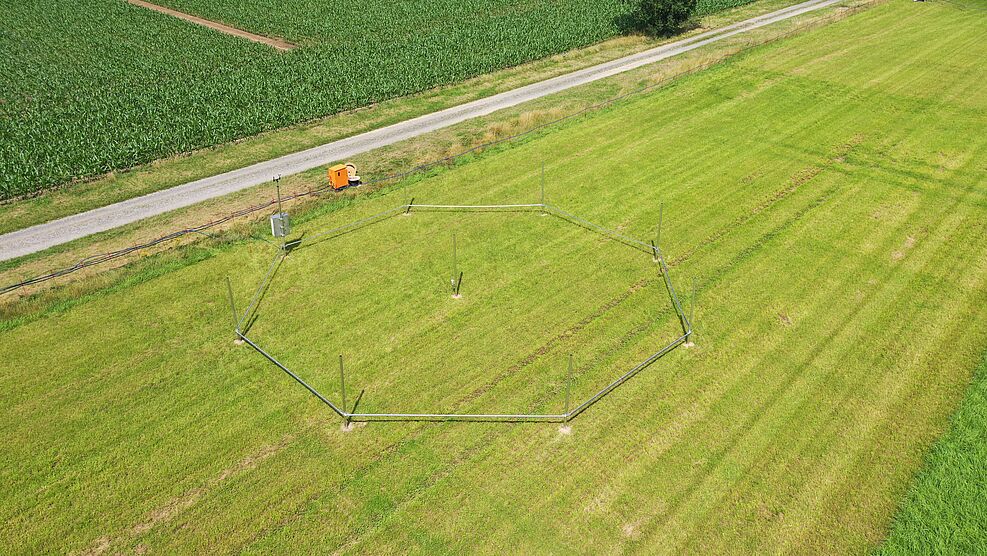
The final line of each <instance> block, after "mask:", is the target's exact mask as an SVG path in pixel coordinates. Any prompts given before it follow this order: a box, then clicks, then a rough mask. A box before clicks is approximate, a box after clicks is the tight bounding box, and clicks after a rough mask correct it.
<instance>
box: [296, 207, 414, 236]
mask: <svg viewBox="0 0 987 556" xmlns="http://www.w3.org/2000/svg"><path fill="white" fill-rule="evenodd" d="M415 206H417V205H415ZM406 208H408V205H401V206H399V207H394V208H390V209H387V210H385V211H381V212H378V213H377V214H374V215H372V216H368V217H366V218H361V219H360V220H357V221H355V222H350V223H349V224H343V225H342V226H339V227H337V228H332V229H331V230H326V231H324V232H318V233H316V234H315V235H313V236H311V237H309V238H308V239H306V242H311V241H314V240H316V239H319V238H323V237H325V236H328V235H332V234H335V233H339V232H342V231H343V230H348V229H351V228H359V227H360V226H363V225H366V224H371V223H373V221H375V220H381V219H383V218H385V217H387V216H391V215H392V213H393V214H398V213H399V212H402V211H404V210H405V209H406Z"/></svg>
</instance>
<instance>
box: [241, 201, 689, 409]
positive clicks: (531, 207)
mask: <svg viewBox="0 0 987 556" xmlns="http://www.w3.org/2000/svg"><path fill="white" fill-rule="evenodd" d="M412 210H415V211H416V212H420V211H450V210H455V211H496V210H505V211H525V210H527V211H533V212H542V213H546V214H550V215H554V216H556V217H558V218H560V219H562V220H565V221H567V222H570V223H572V224H575V225H578V226H580V227H583V228H587V229H589V230H592V231H594V232H597V233H600V234H602V235H605V236H608V237H610V238H611V239H614V240H616V241H619V242H620V243H623V244H625V245H628V246H630V247H632V248H634V249H637V250H639V251H642V252H643V253H645V254H647V255H649V256H651V257H652V258H653V260H654V262H656V263H658V264H659V266H660V271H661V276H662V279H663V280H664V282H665V287H666V288H667V290H668V294H669V298H670V299H671V302H672V308H673V309H674V310H675V313H676V316H677V317H678V319H679V323H680V325H681V327H682V335H681V336H679V337H677V338H675V339H674V340H672V341H671V342H669V343H667V344H665V345H663V346H662V347H661V349H659V350H658V351H656V352H654V353H653V354H651V355H650V356H648V357H647V358H646V359H644V360H643V361H641V362H640V363H638V364H637V365H635V366H634V367H633V368H631V369H629V370H627V371H626V372H624V374H622V375H620V376H619V377H617V378H616V379H614V380H613V381H612V382H610V383H609V384H607V385H606V386H605V387H603V388H602V389H600V390H599V391H597V392H596V393H595V394H593V395H592V396H590V397H589V398H587V399H586V400H585V401H583V402H582V403H580V404H578V405H576V406H575V407H573V408H571V409H570V408H568V407H566V408H565V409H566V411H565V412H563V413H500V414H498V413H360V412H356V411H347V409H346V407H345V405H346V404H345V386H344V387H343V396H344V401H343V403H342V405H343V407H340V406H339V405H337V404H335V403H333V402H332V401H331V400H329V399H328V398H326V397H325V396H324V395H322V394H321V393H319V391H318V390H316V389H315V388H314V387H313V386H312V385H310V384H309V383H307V382H305V380H304V379H303V378H302V377H301V376H299V375H298V374H297V373H295V372H294V371H292V370H291V369H289V368H288V367H287V366H285V365H284V364H283V363H281V362H280V361H278V360H277V359H276V358H275V357H274V356H273V355H271V354H270V353H268V352H267V351H265V350H264V349H263V348H262V347H261V346H259V345H258V344H257V343H256V342H255V341H253V340H252V339H250V338H249V337H247V334H246V331H245V330H244V329H243V325H244V324H245V323H247V322H249V320H250V318H251V315H252V313H253V311H254V310H255V309H256V307H257V305H258V302H259V301H260V299H261V297H262V294H263V292H264V291H265V290H266V288H267V286H268V285H269V284H270V282H271V280H272V278H273V276H274V274H275V272H276V270H277V268H278V266H279V265H280V263H281V261H283V260H284V258H285V257H286V256H287V254H288V253H289V252H290V250H291V249H292V248H294V247H295V246H298V245H299V244H300V241H301V240H297V241H295V242H287V243H285V244H282V245H281V246H280V248H279V250H278V252H277V254H276V255H275V256H274V259H273V260H272V261H271V263H270V265H269V266H268V269H267V273H266V274H265V275H264V278H263V279H262V280H261V283H260V284H259V285H258V286H257V289H256V290H255V291H254V294H253V296H252V297H251V299H250V302H249V304H248V305H247V308H246V310H245V311H244V312H243V314H240V313H238V312H237V309H236V306H235V303H234V301H233V291H232V288H231V287H229V282H227V286H228V288H227V292H228V294H229V303H230V308H231V309H232V311H233V321H234V323H235V328H234V331H235V334H236V338H237V339H238V340H242V341H243V342H245V343H246V344H247V345H249V346H250V347H251V348H253V349H254V350H255V351H256V352H257V353H259V354H261V355H262V356H264V358H265V359H267V360H268V361H270V362H271V363H272V364H274V365H275V366H276V367H278V368H279V369H281V370H282V371H284V372H285V373H286V374H287V375H288V376H290V377H291V378H293V379H294V380H295V381H297V382H298V383H299V384H301V385H302V386H303V387H304V388H305V389H306V390H308V391H309V392H310V393H311V394H312V395H313V396H315V397H316V398H318V399H319V401H321V402H322V403H324V404H325V405H327V406H328V407H329V409H331V410H332V411H333V412H334V413H335V414H336V415H338V416H339V417H340V418H342V419H343V420H344V422H345V423H346V424H349V423H351V422H368V421H504V422H553V423H567V422H569V421H570V420H572V419H573V418H575V417H576V416H578V415H579V414H580V413H582V412H583V411H585V410H586V409H587V408H589V407H590V406H591V405H593V404H595V403H596V402H597V401H599V400H600V399H601V398H603V397H604V396H606V395H607V394H609V393H610V392H612V391H613V390H614V389H616V388H617V387H618V386H620V385H621V384H623V383H624V382H626V381H627V380H629V379H630V378H631V377H633V376H634V375H636V374H638V373H639V372H641V371H642V370H644V369H645V368H646V367H648V366H649V365H651V364H652V363H654V362H655V361H657V360H658V359H660V358H661V357H662V356H664V355H665V354H667V353H668V352H670V351H672V350H673V349H675V348H676V347H678V346H679V345H681V344H684V343H686V342H688V341H689V339H690V337H691V336H692V332H693V330H692V322H691V319H690V317H689V316H688V315H686V313H685V311H684V310H683V309H682V304H681V302H680V301H679V298H678V295H677V294H676V293H675V287H674V285H673V284H672V280H671V277H670V276H669V271H668V265H667V264H666V263H665V258H664V255H663V254H662V251H661V249H660V248H659V247H658V245H656V244H655V243H654V242H651V243H645V242H643V241H640V240H638V239H634V238H631V237H628V236H626V235H624V234H621V233H619V232H617V231H614V230H611V229H609V228H606V227H603V226H600V225H599V224H595V223H593V222H590V221H588V220H585V219H583V218H580V217H579V216H576V215H574V214H572V213H570V212H567V211H565V210H562V209H561V208H558V207H556V206H553V205H550V204H547V203H532V204H506V205H429V204H414V199H412V200H411V201H410V202H409V203H408V204H404V205H400V206H397V207H394V208H392V209H389V210H385V211H383V212H379V213H377V214H375V215H373V216H369V217H367V218H363V219H361V220H357V221H354V222H350V223H349V224H345V225H343V226H339V227H336V228H332V229H330V230H326V231H323V232H319V233H317V234H315V235H313V236H310V237H308V238H306V242H311V241H314V240H317V239H325V238H332V237H335V236H339V235H342V234H345V233H348V232H352V231H354V230H356V229H359V228H362V227H365V226H369V225H372V224H374V223H376V222H380V221H383V220H386V219H388V218H391V217H393V216H396V215H399V214H402V213H404V214H410V213H411V211H412ZM354 410H355V407H354Z"/></svg>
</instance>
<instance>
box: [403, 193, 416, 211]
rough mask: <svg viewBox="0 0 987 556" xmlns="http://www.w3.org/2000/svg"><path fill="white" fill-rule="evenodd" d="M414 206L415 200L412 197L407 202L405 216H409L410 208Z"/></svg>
mask: <svg viewBox="0 0 987 556" xmlns="http://www.w3.org/2000/svg"><path fill="white" fill-rule="evenodd" d="M414 205H415V198H414V197H412V198H411V200H410V201H408V209H407V210H405V211H404V215H405V216H408V215H409V214H411V207H413V206H414Z"/></svg>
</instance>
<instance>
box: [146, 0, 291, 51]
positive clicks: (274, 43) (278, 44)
mask: <svg viewBox="0 0 987 556" xmlns="http://www.w3.org/2000/svg"><path fill="white" fill-rule="evenodd" d="M127 2H130V3H131V4H133V5H135V6H140V7H142V8H147V9H149V10H154V11H156V12H160V13H163V14H167V15H170V16H174V17H177V18H179V19H184V20H185V21H191V22H192V23H195V24H197V25H202V26H203V27H208V28H210V29H214V30H216V31H219V32H220V33H226V34H227V35H233V36H234V37H240V38H242V39H247V40H248V41H254V42H259V43H262V44H266V45H267V46H270V47H272V48H276V49H278V50H291V49H292V48H297V45H294V44H291V43H290V42H288V41H285V40H281V39H276V38H271V37H265V36H263V35H255V34H253V33H250V32H247V31H244V30H242V29H237V28H236V27H230V26H229V25H223V24H222V23H217V22H215V21H210V20H208V19H202V18H201V17H196V16H194V15H191V14H187V13H185V12H180V11H178V10H173V9H171V8H166V7H164V6H159V5H157V4H152V3H150V2H144V0H127Z"/></svg>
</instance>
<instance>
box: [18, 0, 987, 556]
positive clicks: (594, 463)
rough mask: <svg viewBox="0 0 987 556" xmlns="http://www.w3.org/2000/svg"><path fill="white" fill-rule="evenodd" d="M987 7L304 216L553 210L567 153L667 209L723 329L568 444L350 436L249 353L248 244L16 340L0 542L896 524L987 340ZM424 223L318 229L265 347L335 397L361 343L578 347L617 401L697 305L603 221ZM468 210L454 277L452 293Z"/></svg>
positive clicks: (365, 376)
mask: <svg viewBox="0 0 987 556" xmlns="http://www.w3.org/2000/svg"><path fill="white" fill-rule="evenodd" d="M981 24H982V18H981V17H980V16H979V15H978V14H972V13H968V11H963V10H958V9H955V8H953V7H951V6H949V5H947V4H938V3H926V4H921V3H912V2H906V1H892V2H889V3H887V4H885V5H882V6H880V7H878V8H875V9H872V10H869V11H867V12H863V13H861V14H858V15H855V16H853V17H850V18H849V19H847V20H844V21H842V22H839V23H836V24H833V25H830V26H827V27H824V28H821V29H818V30H814V31H811V32H809V33H806V34H804V35H800V36H797V37H794V38H792V39H789V40H786V41H782V42H779V43H775V44H772V45H769V46H766V47H760V48H757V49H755V50H754V51H751V52H750V53H749V54H746V55H743V56H741V57H738V58H736V59H735V60H733V61H732V62H730V63H727V64H723V65H720V66H716V67H715V68H712V69H711V70H708V71H705V72H702V73H699V74H696V75H694V76H690V77H687V78H684V79H682V80H680V81H678V82H676V83H675V84H673V85H672V86H670V87H668V88H666V89H663V90H661V91H659V92H657V93H655V94H652V95H648V96H643V97H639V98H635V99H633V100H629V101H627V102H622V103H620V104H618V105H615V106H614V107H612V108H610V109H607V110H603V111H601V112H599V113H596V114H594V115H593V116H591V117H587V118H585V119H581V120H579V121H575V122H572V123H570V124H568V125H566V126H563V127H562V128H561V129H558V130H557V131H554V132H552V133H549V134H545V135H543V136H541V137H538V138H535V139H532V140H530V141H526V142H524V143H521V144H518V145H516V146H514V147H513V148H508V149H503V150H499V151H496V152H491V153H488V154H485V155H483V156H479V157H476V158H474V159H473V160H471V161H470V162H469V163H466V164H463V165H461V166H457V167H454V168H450V169H447V170H443V171H439V172H436V173H434V174H433V175H431V176H429V177H427V178H423V179H418V180H415V181H412V182H408V183H405V184H402V185H401V186H400V187H399V188H397V189H396V190H395V192H394V193H393V194H385V195H380V196H376V197H372V198H364V199H359V200H357V201H355V202H354V203H352V204H351V205H349V206H347V207H342V208H340V209H339V210H335V211H331V212H328V213H327V214H325V215H315V216H313V217H312V218H310V219H308V220H306V221H303V222H301V223H300V224H299V232H300V233H302V232H307V233H308V234H309V237H311V234H312V232H314V231H315V230H318V229H324V228H327V227H331V226H333V225H337V224H341V223H345V222H348V221H351V220H354V219H356V218H359V217H360V216H363V215H368V214H373V213H374V212H377V211H378V210H381V209H382V208H386V207H388V206H393V205H396V204H401V203H403V202H405V201H406V200H407V199H408V198H410V197H415V198H416V200H417V202H436V203H442V202H457V203H484V202H493V201H498V202H501V201H503V202H507V201H517V200H523V199H531V200H534V199H535V198H537V191H538V174H539V168H540V165H541V163H542V162H545V165H546V190H547V192H548V197H549V199H550V200H551V201H552V202H553V203H555V204H558V205H559V206H562V207H565V208H566V209H568V210H571V211H573V212H575V213H576V214H579V215H581V216H584V217H586V218H589V219H590V220H593V221H595V222H599V223H601V224H604V225H607V226H609V227H613V228H617V229H620V230H622V231H623V232H625V233H627V234H630V235H633V236H637V237H643V238H647V237H650V236H651V234H652V233H653V230H654V225H655V223H656V222H657V218H658V210H659V209H658V207H659V203H664V225H663V229H662V243H663V246H664V248H665V251H666V253H667V254H668V256H669V259H670V262H671V264H672V273H673V277H675V278H676V279H677V280H678V282H679V284H680V285H682V284H688V283H689V282H690V279H691V278H692V277H695V278H696V279H697V286H698V290H699V294H698V301H699V303H698V308H697V311H696V321H697V326H698V335H697V338H696V341H697V343H698V346H697V347H696V348H694V349H692V350H684V349H681V350H677V351H675V352H673V353H672V354H671V355H669V356H668V357H666V358H664V359H662V360H661V361H659V362H658V363H657V364H655V365H654V366H652V367H650V368H649V369H647V370H646V371H645V372H643V373H642V374H640V375H639V376H637V377H636V378H635V379H633V380H631V381H629V382H628V383H627V384H625V385H623V386H622V387H621V388H619V389H618V390H616V391H615V392H614V393H613V394H612V395H611V396H609V397H607V398H605V399H604V400H603V401H601V402H600V403H599V404H597V405H596V406H594V407H593V408H591V409H590V410H588V411H587V412H586V413H584V414H583V415H582V416H581V417H580V418H579V419H578V420H576V421H575V422H574V423H573V432H572V434H571V435H568V436H566V435H560V434H559V432H558V430H557V428H556V427H555V426H553V425H504V424H442V425H435V424H425V423H415V424H371V425H368V426H366V427H360V428H358V429H357V430H356V431H353V432H349V433H344V432H341V431H340V430H339V423H338V420H336V419H333V418H332V417H331V416H330V414H329V413H328V412H327V410H326V409H325V408H324V407H322V406H321V405H320V404H318V403H317V402H316V401H315V400H313V399H312V398H311V396H309V395H308V394H307V393H305V392H304V390H302V389H301V388H300V387H299V386H298V385H297V384H294V383H292V382H291V381H290V380H289V379H288V378H287V377H285V376H284V375H283V374H282V373H280V372H279V371H277V370H276V369H274V368H272V367H271V365H269V364H267V363H265V362H264V361H263V360H261V359H260V358H259V357H258V356H257V354H256V353H253V352H252V351H250V350H249V349H247V348H245V347H242V346H241V347H237V346H234V345H233V342H232V338H231V334H230V330H229V329H230V322H229V321H230V317H229V311H228V307H227V306H226V301H225V298H224V295H225V287H224V284H223V279H224V277H225V276H227V275H231V276H233V277H234V288H235V290H236V292H237V294H238V299H239V300H240V303H241V304H242V303H243V302H244V301H245V299H246V297H247V295H248V291H249V289H250V287H251V285H252V284H254V283H256V281H257V280H258V279H259V278H260V274H262V272H263V270H264V268H265V267H266V264H267V260H268V259H269V257H270V255H271V253H270V250H267V249H265V248H263V247H260V246H257V245H252V244H234V245H231V246H227V247H223V248H217V249H216V250H215V252H213V253H211V256H209V257H208V258H205V259H204V260H202V261H201V262H198V263H195V264H191V265H184V266H181V268H176V269H175V270H173V271H171V272H167V273H163V274H158V275H154V276H151V277H149V278H148V279H147V280H141V281H135V283H133V284H131V285H128V286H126V287H120V288H117V289H115V290H114V291H110V292H107V293H106V294H103V295H94V296H93V297H92V298H91V299H90V300H88V301H86V302H84V303H79V304H75V305H72V306H68V307H65V308H64V309H61V310H58V311H54V312H52V313H50V314H48V315H46V316H43V317H41V318H38V319H24V320H22V321H21V323H20V324H16V325H13V326H11V327H9V328H7V329H5V330H3V331H2V332H0V360H3V361H5V364H6V367H5V371H6V372H5V373H3V375H2V378H0V391H2V394H0V407H2V409H0V433H2V436H3V438H4V439H5V447H4V450H2V451H0V485H2V486H0V521H2V522H3V523H4V524H5V527H4V528H3V530H2V533H0V541H2V542H3V543H4V545H5V546H7V547H10V550H11V551H12V552H22V553H34V552H40V551H43V550H45V549H46V548H51V547H58V549H60V550H65V551H72V550H76V551H83V550H86V549H88V548H100V547H105V548H106V549H107V551H108V552H111V553H113V552H122V551H128V550H130V549H135V548H140V547H146V548H149V549H151V550H154V551H159V552H206V551H209V552H218V551H250V552H292V551H297V549H298V547H308V546H319V547H320V549H323V550H325V551H327V552H340V553H391V552H408V551H412V552H428V553H435V552H439V553H460V552H466V551H472V552H483V553H504V552H507V551H511V552H517V553H558V552H562V551H565V552H581V553H613V552H621V551H630V552H643V553H654V552H682V551H687V552H707V553H721V552H733V553H763V552H776V551H793V550H797V551H803V552H826V553H843V552H861V551H865V550H869V549H872V548H874V547H877V546H878V545H879V544H880V542H881V541H882V539H883V538H884V537H885V535H886V533H887V531H888V529H889V527H890V524H891V522H892V518H893V515H894V512H895V510H896V508H897V506H898V500H899V499H900V498H901V497H902V496H903V495H904V493H905V492H906V490H907V487H908V483H909V481H910V480H911V478H912V477H913V476H914V474H915V472H916V471H917V470H918V469H919V467H920V466H921V464H922V461H923V455H924V453H925V452H926V450H927V447H928V446H929V445H930V444H931V443H932V442H933V440H934V439H935V438H937V437H938V436H939V434H940V433H941V432H942V430H943V428H944V425H945V423H946V421H947V417H948V415H949V413H950V412H951V411H952V410H953V408H955V407H956V405H957V403H958V402H959V400H960V399H961V397H962V395H963V393H964V391H965V388H966V386H967V384H968V383H969V381H970V377H971V373H972V372H973V369H975V368H976V367H977V365H979V364H981V361H982V354H983V351H984V348H985V346H987V322H984V321H983V319H982V318H980V316H981V314H982V307H984V306H985V303H987V266H985V265H987V261H985V260H984V257H983V253H984V252H985V250H987V228H985V225H987V179H985V167H984V164H985V162H984V161H985V153H987V138H985V137H983V134H982V133H980V131H981V130H982V129H983V126H984V122H985V121H987V115H985V110H987V96H985V91H984V90H983V88H982V87H981V86H980V84H981V83H983V82H984V78H985V77H987V76H985V75H984V71H985V70H984V68H983V66H982V65H981V64H980V63H979V61H980V60H982V59H983V58H984V55H985V54H987V52H985V46H984V45H983V43H982V41H981V40H980V38H981V37H980V35H981V34H982V33H981V30H982V26H981ZM944 60H948V63H944ZM398 218H400V220H399V219H397V218H396V219H394V220H392V221H388V222H386V223H382V224H381V225H379V227H378V226H375V227H371V228H366V229H364V230H361V231H360V232H358V233H354V234H350V235H348V236H344V237H342V238H338V240H339V241H335V240H334V241H329V242H322V243H315V244H313V245H309V246H307V247H304V248H302V249H299V250H297V251H295V252H293V253H292V254H291V255H290V256H289V258H288V259H287V260H286V261H285V264H284V266H283V268H282V270H281V271H280V272H279V274H278V276H277V278H276V280H277V281H278V282H277V284H276V286H277V287H274V288H272V289H271V290H270V293H269V294H268V296H267V297H265V299H264V302H263V304H262V305H261V308H260V314H259V318H258V320H257V322H256V324H255V325H254V328H253V329H252V331H251V336H252V337H256V338H257V339H258V340H259V341H260V340H261V338H263V339H264V342H265V344H262V345H265V347H270V348H271V350H272V351H273V352H275V354H276V355H278V356H279V357H280V358H282V359H284V360H285V361H286V362H287V363H289V364H290V365H291V366H292V367H293V368H296V369H298V370H299V371H301V372H303V373H304V375H305V376H306V378H307V379H309V380H311V381H312V383H313V384H315V385H316V386H317V387H318V388H320V389H321V390H323V391H324V393H326V394H327V395H329V396H333V397H337V396H338V386H337V384H336V383H337V380H338V379H337V378H336V372H337V371H336V361H335V358H336V355H337V354H338V353H340V352H343V353H345V354H347V368H348V373H347V378H348V381H349V388H351V389H352V390H351V391H355V390H356V389H358V388H366V390H367V393H366V395H365V398H364V400H363V402H361V403H362V404H366V406H364V408H365V409H371V408H383V407H384V406H385V403H386V404H387V407H391V406H392V404H393V405H394V406H399V407H401V408H408V409H419V408H425V407H426V406H428V407H432V406H433V405H434V406H436V407H438V406H441V407H445V408H462V409H464V410H484V409H489V408H504V409H511V408H515V407H517V408H526V409H532V408H533V409H546V410H551V409H554V408H557V407H559V405H560V402H561V396H560V394H561V391H560V379H561V377H562V376H563V374H564V369H565V367H564V361H565V357H566V356H567V355H568V354H569V353H574V354H575V360H576V362H577V384H578V388H580V392H587V391H590V390H592V388H593V387H594V386H595V385H597V384H600V383H601V382H602V381H603V380H605V377H607V376H612V375H613V373H615V372H618V371H619V370H620V369H623V368H625V367H626V364H627V362H629V361H634V360H636V359H637V358H638V357H639V355H640V354H643V353H647V352H648V350H649V349H650V348H652V347H653V346H654V345H655V343H656V341H658V340H660V339H662V338H663V337H664V334H665V332H666V331H669V330H671V329H672V328H674V322H673V321H672V317H671V315H670V314H668V313H667V312H662V309H661V306H662V305H661V304H663V303H664V302H663V300H662V298H661V295H660V287H659V283H658V277H657V276H656V275H655V274H654V273H653V272H654V267H653V266H649V265H650V263H649V262H648V261H647V260H646V259H645V260H644V261H641V260H640V259H639V258H637V257H634V256H632V255H633V253H631V252H628V251H623V250H620V249H614V246H613V245H612V244H610V243H609V242H605V241H602V240H601V238H600V237H599V236H597V235H594V234H591V233H583V231H582V230H579V229H576V228H570V227H568V226H564V227H562V226H559V224H560V223H559V222H556V221H554V220H553V219H551V218H542V217H537V216H533V215H522V214H514V215H489V214H487V215H462V214H456V215H433V214H415V215H413V216H411V217H407V218H405V217H398ZM453 231H455V232H456V233H457V237H459V238H461V241H462V243H461V246H462V247H461V253H462V255H461V258H460V266H461V267H463V269H464V271H466V279H465V280H464V294H465V297H464V299H462V300H458V301H454V300H452V299H449V298H448V297H447V293H446V291H445V289H444V288H445V286H446V284H447V283H448V282H447V280H448V257H449V255H448V248H449V241H450V235H451V233H452V232H453ZM600 259H604V260H606V261H607V263H606V264H604V265H600V264H598V263H597V262H596V261H598V260H600ZM642 262H643V263H644V264H643V267H642V266H641V263H642ZM636 284H641V286H640V287H634V286H635V285H636ZM685 289H688V288H685ZM665 304H666V305H667V303H665ZM659 343H660V342H659ZM436 346H438V348H437V347H436ZM351 396H352V394H351ZM293 549H294V550H293Z"/></svg>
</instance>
